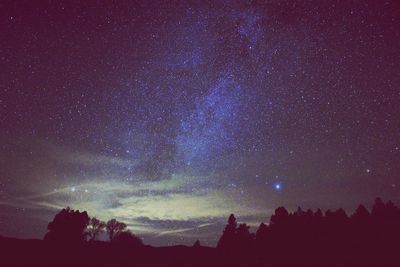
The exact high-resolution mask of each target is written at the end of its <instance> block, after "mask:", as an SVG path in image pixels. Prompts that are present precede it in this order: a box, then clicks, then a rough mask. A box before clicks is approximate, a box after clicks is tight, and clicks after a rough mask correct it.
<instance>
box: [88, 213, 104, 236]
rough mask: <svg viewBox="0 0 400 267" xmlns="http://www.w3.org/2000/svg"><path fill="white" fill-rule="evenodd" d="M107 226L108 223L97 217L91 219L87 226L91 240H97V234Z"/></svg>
mask: <svg viewBox="0 0 400 267" xmlns="http://www.w3.org/2000/svg"><path fill="white" fill-rule="evenodd" d="M105 228H106V223H105V222H103V221H100V220H99V219H97V218H96V217H93V218H91V219H90V220H89V225H88V227H87V233H88V235H89V239H90V240H95V239H96V236H97V235H98V234H100V233H102V232H104V229H105Z"/></svg>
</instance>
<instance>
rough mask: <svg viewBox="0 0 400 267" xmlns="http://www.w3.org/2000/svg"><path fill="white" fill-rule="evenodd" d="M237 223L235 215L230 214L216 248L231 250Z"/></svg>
mask: <svg viewBox="0 0 400 267" xmlns="http://www.w3.org/2000/svg"><path fill="white" fill-rule="evenodd" d="M236 228H237V222H236V218H235V215H233V214H231V215H230V216H229V219H228V224H227V225H226V226H225V229H224V231H223V233H222V236H221V238H220V239H219V241H218V244H217V248H223V249H225V248H232V246H233V244H234V242H235V235H236Z"/></svg>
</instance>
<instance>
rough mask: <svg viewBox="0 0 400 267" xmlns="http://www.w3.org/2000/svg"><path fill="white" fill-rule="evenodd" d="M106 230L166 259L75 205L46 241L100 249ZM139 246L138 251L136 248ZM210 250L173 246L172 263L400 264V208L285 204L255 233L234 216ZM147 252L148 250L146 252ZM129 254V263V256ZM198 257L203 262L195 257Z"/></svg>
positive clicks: (53, 224)
mask: <svg viewBox="0 0 400 267" xmlns="http://www.w3.org/2000/svg"><path fill="white" fill-rule="evenodd" d="M100 233H106V234H107V235H108V238H109V240H110V241H111V242H112V243H114V244H115V243H119V244H121V245H122V246H120V247H122V248H124V249H125V251H127V250H131V251H136V253H138V255H136V258H135V259H136V261H138V260H139V261H140V260H141V262H142V263H146V262H149V261H154V262H155V263H156V264H155V266H157V264H158V261H160V262H162V260H161V258H160V259H158V258H156V259H154V258H152V256H151V253H153V252H150V251H147V250H144V248H145V247H144V246H143V243H142V241H141V240H140V239H139V238H138V237H136V236H135V235H134V234H133V233H131V232H130V231H129V230H126V224H124V223H122V222H119V221H117V220H115V219H111V220H109V221H108V222H103V221H100V220H98V219H96V218H90V217H89V216H88V214H87V213H86V212H79V211H74V210H71V209H69V208H66V209H63V210H62V211H61V212H59V213H58V214H57V215H56V216H55V218H54V220H53V221H52V222H50V223H49V225H48V233H47V234H46V235H45V238H44V240H45V241H49V242H46V243H51V242H52V241H58V242H59V243H62V244H67V243H74V244H76V243H78V242H80V243H85V244H88V245H90V244H91V243H93V246H94V247H96V246H99V245H100V243H96V242H91V241H93V240H96V239H97V237H98V236H99V234H100ZM96 244H97V245H96ZM93 246H92V247H93ZM89 247H90V246H89ZM135 247H136V248H137V249H136V250H135V249H133V250H132V248H135ZM204 249H205V248H204ZM204 249H203V247H201V246H200V243H199V242H198V241H196V243H195V245H194V246H193V249H192V251H189V250H179V249H178V248H176V249H175V248H171V250H169V251H170V253H172V254H173V255H174V256H171V255H172V254H171V255H170V256H169V257H170V258H171V257H172V258H174V259H177V257H178V258H180V259H181V261H182V265H180V264H177V265H176V264H175V263H174V264H171V266H203V265H204V264H201V262H202V261H205V262H208V263H207V264H206V266H270V267H271V266H272V267H281V266H282V267H283V266H285V267H286V266H287V267H289V266H307V267H313V266H327V267H329V266H332V267H333V266H351V267H354V266H360V267H361V266H363V267H365V266H397V267H398V266H400V208H399V207H397V206H395V205H394V204H393V203H392V202H391V201H388V202H386V203H385V202H383V201H382V200H381V199H380V198H377V199H376V200H375V203H374V204H373V206H372V208H371V211H369V210H368V209H367V208H365V207H364V206H363V205H360V206H359V207H358V208H357V209H356V211H355V212H354V213H353V214H351V215H348V214H346V212H345V211H344V210H343V209H337V210H334V211H331V210H328V211H326V212H322V211H321V210H320V209H318V210H316V211H312V210H302V209H301V208H298V209H297V210H296V211H295V212H288V211H287V210H286V209H285V208H284V207H279V208H277V209H276V210H275V213H274V214H273V215H272V216H271V218H270V221H269V223H268V224H265V223H261V224H260V226H259V227H258V229H257V230H256V231H255V232H254V233H251V232H250V227H249V226H248V225H247V224H245V223H241V224H239V223H238V222H237V220H236V218H235V216H234V215H233V214H231V215H230V217H229V219H228V223H227V225H226V227H225V229H224V230H223V233H222V236H221V237H220V239H219V241H218V244H217V247H216V249H215V250H213V252H211V251H209V250H204ZM97 250H98V249H94V250H92V253H93V255H96V256H93V257H94V258H95V257H98V253H97V252H96V251H97ZM144 251H147V252H144ZM182 251H185V252H182ZM143 253H148V254H147V256H144V254H143ZM190 253H194V254H190ZM196 253H197V254H196ZM140 255H142V256H140ZM126 256H127V258H126V262H127V263H128V262H129V257H128V254H127V255H126ZM82 257H87V256H82ZM119 257H121V256H119ZM166 257H167V258H168V256H166ZM193 257H197V260H195V261H193ZM184 259H185V260H184ZM174 262H175V261H174ZM183 262H184V263H183ZM150 265H151V264H150ZM150 265H149V266H150ZM204 266H205V265H204Z"/></svg>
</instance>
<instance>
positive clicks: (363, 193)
mask: <svg viewBox="0 0 400 267" xmlns="http://www.w3.org/2000/svg"><path fill="white" fill-rule="evenodd" d="M0 13H1V16H0V66H1V72H0V235H8V236H16V237H24V238H32V237H35V238H36V237H40V238H41V237H42V236H43V234H44V233H45V231H46V226H47V223H48V221H50V220H51V219H52V217H53V216H54V214H55V213H56V212H57V210H58V209H61V208H63V207H65V206H71V207H72V208H74V209H80V210H87V211H88V213H89V215H92V216H96V217H98V218H100V219H103V220H107V219H110V218H117V219H118V220H121V221H123V222H125V223H127V225H128V228H130V229H131V230H132V231H133V232H134V233H136V234H137V235H139V236H141V237H142V238H144V242H145V243H148V244H154V245H165V244H178V243H183V244H192V243H193V242H194V241H195V240H196V239H200V240H201V242H202V244H203V243H204V244H208V245H215V244H216V240H217V239H218V238H219V235H220V233H221V231H222V229H223V226H224V224H225V222H226V219H227V217H228V216H229V214H230V213H235V215H237V217H238V218H239V221H243V222H247V223H249V225H252V226H255V225H258V224H259V223H260V222H262V221H264V222H267V218H269V216H270V215H271V212H272V211H273V210H274V209H275V208H276V207H278V206H286V207H287V208H288V209H296V208H297V206H301V207H303V208H317V207H320V208H322V209H327V208H336V207H343V208H345V209H349V210H354V208H355V207H356V205H357V204H359V203H361V202H362V203H366V204H368V203H371V202H372V201H373V200H374V198H375V197H377V196H380V197H382V198H384V199H391V200H393V201H394V202H399V201H400V198H399V196H400V194H399V186H400V182H399V176H398V175H399V172H400V119H399V115H398V114H400V90H399V87H400V75H399V73H400V52H399V48H400V21H399V20H400V6H399V4H398V3H397V2H396V1H363V2H354V1H351V2H346V3H344V2H343V1H334V0H330V1H324V2H323V3H322V2H320V1H274V0H272V1H203V2H198V3H187V2H185V1H127V2H123V1H121V2H114V3H111V2H109V3H101V2H93V3H89V2H82V3H77V2H74V3H72V2H70V1H58V2H49V1H44V2H42V3H35V2H34V1H29V2H22V1H10V2H8V1H5V2H2V3H0Z"/></svg>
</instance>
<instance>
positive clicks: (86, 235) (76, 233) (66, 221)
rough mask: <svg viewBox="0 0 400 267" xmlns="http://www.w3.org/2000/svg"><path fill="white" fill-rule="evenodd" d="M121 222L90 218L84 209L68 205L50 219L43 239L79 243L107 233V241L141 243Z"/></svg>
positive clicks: (128, 243)
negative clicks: (76, 208) (73, 208)
mask: <svg viewBox="0 0 400 267" xmlns="http://www.w3.org/2000/svg"><path fill="white" fill-rule="evenodd" d="M126 227H127V225H126V224H125V223H123V222H120V221H117V220H116V219H111V220H109V221H107V222H104V221H101V220H99V219H97V218H96V217H92V218H90V217H89V215H88V214H87V212H86V211H83V212H80V211H79V210H76V211H75V210H72V209H70V208H69V207H67V208H65V209H62V210H61V211H60V212H59V213H58V214H57V215H56V216H55V217H54V219H53V221H51V222H50V223H49V224H48V226H47V229H48V232H47V233H46V235H45V236H44V240H45V241H49V242H63V243H80V242H84V241H94V240H96V239H97V237H98V236H99V234H102V233H107V236H108V239H109V241H112V242H120V243H125V244H127V245H131V246H132V245H136V246H137V245H142V244H143V243H142V240H141V239H140V238H138V237H137V236H135V235H134V234H133V233H132V232H131V231H130V230H127V229H126Z"/></svg>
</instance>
